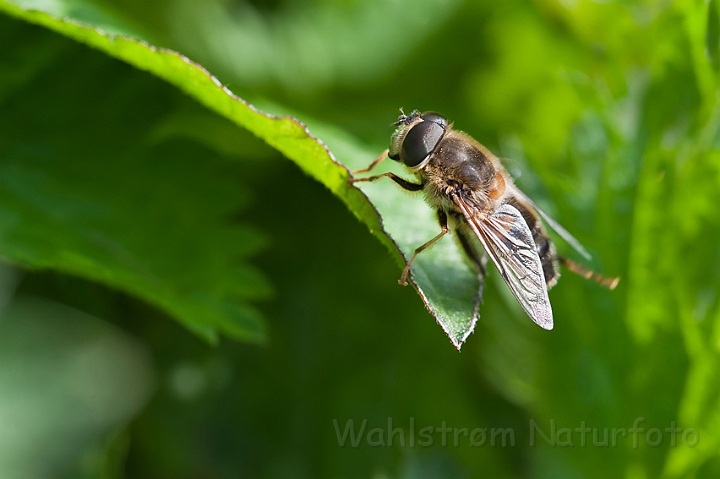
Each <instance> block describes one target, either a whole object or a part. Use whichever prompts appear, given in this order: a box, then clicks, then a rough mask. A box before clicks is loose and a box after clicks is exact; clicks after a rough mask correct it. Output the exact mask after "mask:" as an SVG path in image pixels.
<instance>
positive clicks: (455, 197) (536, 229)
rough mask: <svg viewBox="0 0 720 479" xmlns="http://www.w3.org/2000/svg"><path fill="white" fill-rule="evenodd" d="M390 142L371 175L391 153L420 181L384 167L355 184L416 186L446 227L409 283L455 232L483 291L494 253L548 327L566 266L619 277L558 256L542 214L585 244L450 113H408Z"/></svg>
mask: <svg viewBox="0 0 720 479" xmlns="http://www.w3.org/2000/svg"><path fill="white" fill-rule="evenodd" d="M395 126H396V130H395V132H394V133H393V135H392V138H391V141H390V148H389V149H388V150H386V151H384V152H383V153H382V154H381V155H380V156H379V157H378V158H377V159H376V160H375V161H373V162H372V163H371V164H370V166H369V167H367V168H365V169H363V170H359V171H356V172H355V173H356V174H357V173H367V172H369V171H371V170H372V169H373V168H375V166H377V165H378V164H379V163H380V162H381V161H382V160H384V159H385V158H387V157H389V158H391V159H392V160H395V161H398V162H402V164H404V165H405V167H406V168H407V170H408V171H409V172H411V173H414V174H415V177H416V178H417V181H418V182H417V183H413V182H410V181H407V180H405V179H403V178H401V177H399V176H397V175H395V174H394V173H383V174H381V175H375V176H370V177H365V178H355V179H353V180H351V181H352V182H358V181H374V180H377V179H380V178H384V177H388V178H390V179H391V180H393V181H394V182H395V183H397V184H398V185H400V186H401V187H402V188H404V189H406V190H409V191H422V192H423V193H424V194H425V199H426V200H427V202H428V203H429V204H430V206H431V207H432V208H433V209H435V211H436V212H437V219H438V222H439V223H440V233H439V234H438V235H437V236H435V237H434V238H432V239H431V240H430V241H428V242H427V243H425V244H423V245H421V246H419V247H418V248H417V249H416V250H415V252H414V253H413V255H412V256H411V257H410V260H408V261H407V264H406V266H405V269H404V270H403V272H402V276H401V277H400V281H399V282H400V284H403V285H407V279H408V276H409V274H410V267H411V266H412V263H413V261H414V260H415V258H416V257H417V255H418V254H420V253H421V252H423V251H424V250H426V249H427V248H429V247H431V246H432V245H433V244H435V243H436V242H437V241H438V240H439V239H440V238H442V237H443V236H445V235H446V234H447V233H448V232H450V231H453V232H454V233H455V235H456V237H457V240H458V242H459V243H460V246H461V248H462V249H463V251H464V252H465V254H466V255H467V257H468V258H469V260H470V263H471V264H472V265H473V266H474V267H475V269H476V270H477V272H478V275H479V278H480V292H479V296H478V298H479V297H480V295H481V294H482V288H483V283H484V278H485V275H486V272H487V270H486V264H487V258H488V257H490V259H491V260H492V262H493V264H494V265H495V267H497V269H498V271H499V272H500V275H501V276H502V278H503V280H505V283H506V284H507V286H508V288H510V291H511V292H512V294H513V295H514V296H515V298H516V299H517V301H518V302H519V303H520V305H521V306H522V308H523V309H524V310H525V312H526V313H527V314H528V316H530V318H531V319H532V320H533V321H534V322H535V323H537V324H538V325H539V326H540V327H542V328H544V329H552V327H553V314H552V308H551V306H550V300H549V299H548V289H550V288H552V287H553V286H554V285H555V283H556V282H557V280H558V278H559V277H560V270H559V264H560V263H562V264H563V265H565V266H566V267H567V268H568V269H569V270H570V271H573V272H575V273H577V274H580V275H582V276H584V277H586V278H588V279H591V280H594V281H597V282H598V283H600V284H602V285H605V286H607V287H608V288H610V289H613V288H615V286H616V285H617V283H618V280H619V278H606V277H603V276H601V275H599V274H597V273H595V272H593V271H590V270H589V269H587V268H585V267H583V266H581V265H580V264H578V263H575V262H573V261H570V260H568V259H566V258H562V257H560V256H558V254H557V252H556V250H555V246H554V245H553V243H552V241H551V240H550V237H549V236H548V234H547V232H546V230H545V227H544V226H543V223H542V221H541V220H540V218H541V217H542V218H543V219H544V220H545V221H546V222H547V223H548V225H550V227H551V228H552V229H554V230H555V231H556V232H557V233H558V234H559V235H560V236H561V237H562V238H563V239H565V240H566V241H567V242H568V243H569V244H570V245H572V246H573V247H574V248H575V249H576V250H578V252H580V253H581V254H583V256H585V257H586V258H589V255H588V254H587V252H586V251H585V249H584V248H583V247H582V245H580V243H579V242H578V241H577V240H576V239H575V238H574V237H573V236H572V235H571V234H570V233H568V232H567V231H566V230H565V229H564V228H563V227H562V226H560V225H559V224H558V223H557V222H555V221H554V220H553V219H551V218H550V217H549V216H547V215H546V214H545V213H543V211H542V210H540V209H539V208H538V207H537V206H536V205H535V204H534V203H533V202H532V200H530V198H528V197H527V196H526V195H525V194H524V193H523V192H522V191H520V190H519V189H518V188H517V187H516V186H515V184H514V183H513V181H512V178H511V177H510V175H509V174H508V172H507V171H506V170H505V168H504V167H503V166H502V164H501V163H500V160H498V158H497V157H496V156H495V155H493V154H492V153H491V152H490V151H489V150H487V149H486V148H485V147H484V146H482V145H481V144H480V143H478V142H477V141H475V140H474V139H473V138H471V137H470V136H469V135H467V134H465V133H463V132H460V131H457V130H454V129H453V125H452V124H451V123H448V121H447V119H445V118H444V117H442V116H441V115H439V114H437V113H433V112H426V113H420V112H419V111H417V110H415V111H413V112H412V113H411V114H410V115H405V114H404V113H402V114H401V115H400V117H399V118H398V120H397V122H395Z"/></svg>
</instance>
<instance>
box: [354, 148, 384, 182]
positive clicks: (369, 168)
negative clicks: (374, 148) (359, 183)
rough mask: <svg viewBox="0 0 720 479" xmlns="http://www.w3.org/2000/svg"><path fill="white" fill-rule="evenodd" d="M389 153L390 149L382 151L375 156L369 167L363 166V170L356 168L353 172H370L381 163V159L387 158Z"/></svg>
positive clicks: (355, 173)
mask: <svg viewBox="0 0 720 479" xmlns="http://www.w3.org/2000/svg"><path fill="white" fill-rule="evenodd" d="M388 153H390V150H385V151H383V152H382V153H380V156H378V157H377V158H375V159H374V160H373V162H372V163H370V166H368V167H367V168H363V169H362V170H355V171H353V172H352V174H353V176H355V175H359V174H360V173H369V172H370V171H372V170H373V168H375V167H376V166H377V165H379V164H380V162H381V161H383V160H384V159H385V158H387V157H388Z"/></svg>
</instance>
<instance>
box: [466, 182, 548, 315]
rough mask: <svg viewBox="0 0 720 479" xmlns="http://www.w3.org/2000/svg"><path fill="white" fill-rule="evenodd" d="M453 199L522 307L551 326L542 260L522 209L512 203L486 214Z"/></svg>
mask: <svg viewBox="0 0 720 479" xmlns="http://www.w3.org/2000/svg"><path fill="white" fill-rule="evenodd" d="M453 201H454V202H455V204H456V205H457V206H458V207H459V208H460V210H461V211H462V213H463V216H464V217H465V219H466V220H467V222H468V224H469V226H470V228H471V229H472V230H473V232H474V233H475V235H476V236H477V237H478V239H479V240H480V242H481V243H482V245H483V247H484V248H485V251H486V252H487V253H488V255H489V256H490V258H491V259H492V261H493V263H495V266H496V267H497V269H498V271H500V275H501V276H502V278H503V279H504V280H505V283H506V284H507V285H508V288H510V291H512V294H513V295H514V296H515V298H516V299H517V300H518V302H519V303H520V306H522V307H523V309H524V310H525V312H526V313H527V314H528V316H530V318H531V319H532V320H533V321H534V322H535V323H537V324H538V325H539V326H540V327H541V328H543V329H552V328H553V315H552V308H551V306H550V299H549V298H548V293H547V286H546V284H545V277H544V275H543V270H542V263H541V262H540V257H539V256H538V254H537V250H536V249H535V241H534V240H533V237H532V233H531V232H530V228H528V226H527V224H526V223H525V220H524V219H523V217H522V215H521V214H520V212H519V211H518V210H516V209H515V208H513V207H512V206H510V205H502V206H501V207H500V208H498V210H497V211H496V212H495V213H494V214H492V215H491V216H487V215H483V214H482V213H480V212H479V211H478V210H477V209H476V208H475V207H473V206H472V205H470V204H468V203H467V202H465V201H464V200H463V199H462V198H461V197H459V196H454V197H453Z"/></svg>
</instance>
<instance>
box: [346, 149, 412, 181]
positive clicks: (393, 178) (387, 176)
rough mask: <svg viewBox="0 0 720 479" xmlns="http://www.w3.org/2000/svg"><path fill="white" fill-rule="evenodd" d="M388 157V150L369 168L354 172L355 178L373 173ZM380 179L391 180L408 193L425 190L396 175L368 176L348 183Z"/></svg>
mask: <svg viewBox="0 0 720 479" xmlns="http://www.w3.org/2000/svg"><path fill="white" fill-rule="evenodd" d="M387 157H388V150H385V151H383V152H382V153H381V154H380V156H378V157H377V158H375V160H374V161H373V162H372V163H370V166H368V167H367V168H363V169H362V170H356V171H353V172H352V174H353V176H355V175H357V174H360V173H368V172H370V171H372V170H373V169H374V168H375V167H376V166H377V165H379V164H380V162H382V161H383V160H384V159H385V158H387ZM380 178H390V179H391V180H393V181H394V182H395V183H397V184H398V185H400V186H401V187H402V188H403V189H405V190H408V191H420V190H422V189H423V185H419V184H417V183H411V182H409V181H408V180H406V179H403V178H400V177H399V176H398V175H396V174H395V173H383V174H380V175H375V176H368V177H367V178H350V179H349V180H348V183H350V184H353V183H358V182H361V181H375V180H379V179H380Z"/></svg>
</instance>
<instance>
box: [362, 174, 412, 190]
mask: <svg viewBox="0 0 720 479" xmlns="http://www.w3.org/2000/svg"><path fill="white" fill-rule="evenodd" d="M380 178H390V179H391V180H393V181H394V182H395V183H397V184H398V185H400V186H401V187H402V188H403V189H405V190H408V191H420V190H422V189H423V185H419V184H417V183H411V182H409V181H408V180H406V179H404V178H400V177H399V176H398V175H396V174H395V173H391V172H388V173H383V174H381V175H375V176H368V177H367V178H350V180H349V181H350V183H358V182H360V181H375V180H379V179H380Z"/></svg>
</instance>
